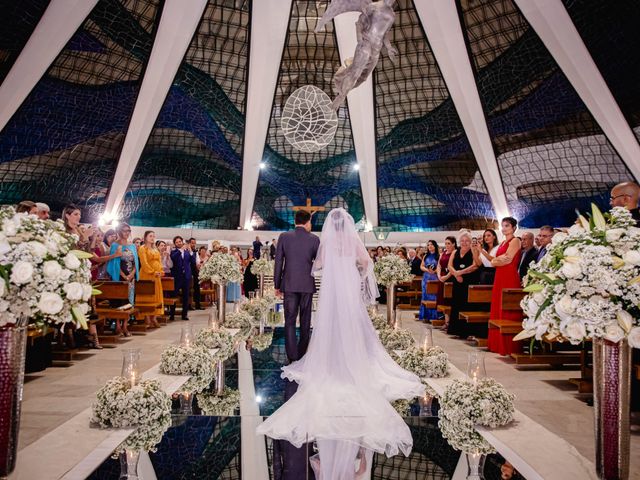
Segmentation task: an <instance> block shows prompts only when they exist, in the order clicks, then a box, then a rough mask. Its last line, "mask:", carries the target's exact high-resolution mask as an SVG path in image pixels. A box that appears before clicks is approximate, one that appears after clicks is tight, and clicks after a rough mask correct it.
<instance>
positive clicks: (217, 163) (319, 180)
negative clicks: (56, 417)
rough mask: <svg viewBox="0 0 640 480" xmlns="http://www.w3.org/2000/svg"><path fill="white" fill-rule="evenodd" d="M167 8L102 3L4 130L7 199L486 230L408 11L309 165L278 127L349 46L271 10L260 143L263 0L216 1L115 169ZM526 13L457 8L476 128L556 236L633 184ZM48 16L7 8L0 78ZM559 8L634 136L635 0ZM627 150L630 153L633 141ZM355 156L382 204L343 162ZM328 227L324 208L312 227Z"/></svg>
mask: <svg viewBox="0 0 640 480" xmlns="http://www.w3.org/2000/svg"><path fill="white" fill-rule="evenodd" d="M171 1H172V0H166V1H165V2H161V1H159V0H99V1H98V2H97V4H96V6H95V7H94V8H93V10H91V12H90V13H89V14H88V16H87V17H86V18H85V19H84V20H83V21H82V22H81V24H80V25H79V26H78V27H77V29H76V30H75V33H73V34H72V35H71V36H70V38H69V40H68V41H66V45H65V46H64V48H62V50H61V51H59V52H55V54H54V56H53V57H52V63H51V64H50V65H49V66H48V68H46V71H45V73H44V75H42V77H41V78H39V79H38V81H37V83H35V86H34V87H33V89H31V90H30V92H29V94H28V96H27V97H26V98H25V99H24V101H23V102H21V104H20V105H19V108H17V110H16V111H15V113H13V114H12V115H11V117H10V119H9V120H8V121H7V122H6V125H4V128H3V129H2V131H1V132H0V203H16V202H18V201H20V200H23V199H31V200H34V201H43V202H46V203H48V204H50V205H51V207H52V209H53V210H54V211H60V210H61V208H62V207H63V205H64V204H66V203H70V202H73V203H76V204H78V205H80V206H81V207H82V208H83V210H84V215H85V218H88V219H92V220H96V219H97V218H98V217H99V216H100V215H101V214H102V213H103V212H104V210H105V202H106V201H107V199H108V198H109V195H111V194H113V192H114V190H115V189H121V190H122V191H123V201H122V204H121V205H119V206H118V207H119V212H120V215H121V216H122V217H123V218H128V219H129V220H130V222H131V223H132V224H134V225H141V226H142V225H144V226H167V227H184V226H189V227H192V228H216V229H236V228H237V227H239V226H246V225H244V224H243V220H242V218H241V211H240V210H241V209H240V202H241V200H243V198H242V197H243V195H247V193H246V192H247V191H249V192H250V193H249V194H250V195H251V197H250V198H244V201H245V202H247V201H249V202H250V203H249V204H250V205H252V206H253V207H252V208H251V210H250V211H252V212H253V214H252V215H251V223H252V226H253V228H255V229H274V230H283V229H288V228H290V227H291V226H292V222H293V213H292V210H291V207H292V206H293V205H301V204H304V202H305V201H306V199H307V198H310V199H311V201H312V203H313V205H321V206H325V207H326V208H327V209H330V208H334V207H344V208H347V209H348V210H349V211H350V212H351V213H352V215H353V216H354V218H355V220H356V222H359V224H361V225H364V224H365V223H366V222H367V221H368V220H369V218H373V217H374V215H371V213H372V212H367V208H369V209H370V208H372V207H370V206H367V208H365V204H366V205H370V204H367V203H366V202H364V201H363V198H365V197H366V196H367V195H370V196H371V197H372V198H373V199H374V203H373V205H375V207H373V208H375V209H376V211H375V213H376V216H377V217H378V223H379V224H380V225H381V226H386V227H390V228H391V229H393V230H398V231H422V230H424V231H426V230H456V229H458V228H460V227H462V226H466V227H471V228H483V227H485V226H486V225H488V224H489V223H490V222H491V221H492V220H493V218H494V216H495V212H494V206H495V198H492V197H491V195H490V194H489V191H494V190H495V189H491V188H488V186H492V184H491V183H489V184H487V183H486V182H487V179H486V178H484V176H483V174H482V173H481V170H482V169H481V168H480V167H479V165H480V164H481V163H482V162H486V161H487V159H486V158H484V157H483V158H482V159H480V160H481V161H479V159H478V158H477V157H476V155H477V154H478V150H477V149H476V148H474V143H473V141H472V140H473V139H474V138H475V137H474V135H475V134H474V132H470V131H469V130H468V123H465V122H463V121H462V119H463V118H464V115H465V112H464V107H463V106H461V103H460V102H459V101H456V100H457V99H456V98H455V96H454V95H452V92H451V91H450V89H449V86H450V84H449V85H448V82H450V81H451V79H450V78H449V79H448V78H446V77H445V75H444V74H443V68H442V65H441V64H440V62H442V61H443V59H442V57H438V55H436V53H437V52H435V50H434V48H433V45H432V41H436V40H435V39H434V38H430V36H431V35H435V33H434V32H431V31H429V30H428V29H425V27H424V25H423V22H422V21H421V18H420V15H419V12H418V10H417V9H416V5H415V4H414V1H412V0H399V1H397V2H396V6H395V11H396V21H395V24H394V26H393V27H392V30H391V32H390V40H391V42H392V44H393V45H394V46H395V47H396V48H397V49H398V51H399V61H398V63H397V64H394V63H392V62H391V61H390V59H389V58H388V56H387V55H386V54H385V53H384V52H383V54H382V55H381V57H380V61H379V63H378V66H377V67H376V69H375V71H374V73H373V75H372V86H373V95H372V97H373V98H371V99H370V101H371V102H372V103H373V112H374V114H373V118H363V115H362V114H361V112H360V111H359V110H358V109H357V108H355V105H356V104H355V103H353V104H351V103H349V102H347V103H345V105H343V106H342V107H341V108H340V109H339V111H338V118H339V124H338V130H337V133H336V137H335V139H334V141H333V142H332V143H331V144H330V145H329V146H327V147H326V148H324V149H322V150H320V151H319V152H316V153H303V152H300V151H298V150H296V149H294V148H293V147H291V146H290V145H289V144H288V143H287V142H286V141H285V139H284V137H283V135H282V133H281V130H280V115H281V111H282V107H283V105H284V102H285V101H286V99H287V98H288V96H289V95H290V94H291V93H292V92H293V91H294V90H295V89H297V88H299V87H301V86H303V85H307V84H312V85H315V86H317V87H319V88H321V89H322V90H324V91H325V92H326V93H328V94H329V95H330V96H334V92H333V90H332V83H331V80H332V76H333V74H334V72H335V71H336V70H337V69H338V67H339V66H340V65H341V61H343V60H344V58H345V56H346V55H345V52H341V51H340V48H341V47H340V44H341V37H340V35H341V34H340V32H338V31H337V30H336V28H335V27H334V25H333V23H332V22H330V23H329V24H328V25H327V26H326V28H325V29H323V30H322V31H320V32H318V33H316V32H315V31H314V29H315V27H316V24H317V21H318V19H319V18H320V17H321V16H322V15H323V13H324V11H325V9H326V7H327V4H328V2H325V1H315V0H314V1H310V0H292V1H291V4H290V6H289V2H288V1H281V2H280V3H279V4H278V5H283V6H282V12H277V13H279V14H281V15H284V16H286V18H285V20H286V24H285V23H284V22H283V25H285V28H286V32H283V39H284V41H283V43H282V44H279V45H278V44H275V45H273V46H272V47H271V50H272V51H274V52H276V56H274V58H276V60H274V61H275V62H276V64H277V66H278V70H277V75H275V76H274V78H273V81H271V82H270V81H269V80H268V76H265V79H264V83H263V84H262V85H260V87H259V88H260V91H259V92H258V94H259V95H267V102H268V103H270V105H271V107H270V110H269V111H268V112H266V115H265V121H266V122H267V123H265V124H264V132H265V135H264V137H263V138H262V139H257V140H256V138H248V137H247V131H248V130H247V122H248V108H252V107H251V103H249V102H248V99H249V98H251V95H252V93H254V92H250V91H249V84H250V82H249V80H248V79H249V75H250V73H251V69H252V68H254V69H258V68H260V67H259V62H257V61H256V59H252V58H251V50H252V49H251V42H252V36H254V37H255V38H258V37H257V36H258V35H263V33H260V32H259V31H257V30H256V25H259V24H257V23H256V22H259V21H268V19H266V18H264V19H263V18H260V19H257V18H255V16H254V10H255V8H256V5H255V3H256V2H255V1H254V2H253V5H252V2H251V1H250V0H209V1H208V2H206V6H205V7H204V9H203V10H202V12H203V13H202V15H201V18H200V20H199V22H198V24H197V26H196V27H195V29H194V30H193V32H192V33H191V40H190V42H189V44H188V46H187V48H186V51H185V53H184V55H183V56H182V57H181V63H180V64H179V67H178V68H177V71H176V72H175V74H174V75H173V77H172V78H173V79H172V81H171V84H170V87H169V88H168V91H167V92H166V93H165V94H164V95H162V96H161V98H160V100H158V101H161V102H162V105H161V108H160V109H159V112H160V113H159V114H158V115H157V116H156V117H154V119H152V120H153V123H152V124H150V133H149V135H148V138H147V139H146V143H145V145H144V148H143V149H142V153H141V155H140V157H139V158H137V159H123V158H122V155H121V153H122V149H123V145H124V142H125V139H126V137H127V132H128V131H129V129H130V122H131V118H132V115H133V112H134V109H136V108H139V107H138V106H137V99H138V97H139V94H140V90H141V88H143V87H144V82H143V80H144V78H145V72H146V70H147V66H148V65H149V62H151V61H153V59H152V57H153V45H154V42H156V41H157V38H156V35H158V32H159V31H162V29H159V26H160V25H161V23H162V12H163V9H164V8H167V7H166V4H167V3H170V2H171ZM270 1H273V0H270ZM194 3H195V2H194ZM429 3H431V0H429ZM520 3H522V2H521V1H514V0H460V1H459V2H457V3H456V4H455V7H456V9H457V14H458V15H457V16H458V19H457V21H458V22H459V26H460V28H461V31H462V36H463V39H464V42H465V44H466V48H467V53H468V62H469V65H470V67H471V69H472V72H473V79H474V82H475V85H474V88H475V89H477V93H478V98H479V101H480V104H481V106H482V110H483V113H484V118H481V119H477V118H476V119H475V121H476V122H478V121H479V122H484V123H483V124H484V125H486V130H487V131H488V136H489V141H490V144H491V148H492V149H493V157H492V158H493V162H494V164H495V165H496V166H497V169H498V171H499V177H500V180H499V182H500V185H499V188H498V189H497V190H498V191H500V192H503V194H504V199H505V201H506V204H507V205H508V209H509V211H510V213H512V214H513V215H514V216H516V217H517V218H519V219H520V220H521V221H522V223H523V224H524V225H525V226H527V227H536V226H540V225H542V224H545V223H552V224H553V225H558V226H560V225H567V224H569V223H571V221H572V218H573V216H574V209H575V208H581V209H582V208H585V207H586V206H588V204H589V203H590V202H596V203H598V204H599V205H600V206H601V207H603V208H604V207H606V206H607V201H608V193H609V190H610V188H611V186H612V185H614V184H616V183H618V182H620V181H625V180H633V179H634V175H633V174H632V172H633V171H636V172H637V171H638V170H637V169H636V170H634V168H633V166H631V167H630V164H629V159H628V158H627V157H628V155H627V154H625V152H622V151H621V149H620V147H619V145H620V144H619V143H616V142H619V141H620V140H619V139H618V140H616V139H613V138H612V137H611V134H609V131H608V130H606V129H605V128H603V123H602V116H601V115H600V116H599V114H598V113H597V112H596V113H594V112H593V111H592V108H591V106H590V105H586V104H585V103H584V102H583V100H582V98H584V97H583V96H582V93H581V91H579V89H577V88H576V87H575V86H574V80H572V78H570V75H569V74H567V73H566V71H565V70H564V68H563V65H561V64H559V63H558V62H557V60H556V56H555V55H554V52H552V51H550V48H548V45H547V44H546V43H545V41H544V39H542V38H540V37H539V36H538V34H537V33H536V30H535V29H534V28H533V27H532V25H531V24H530V23H529V22H528V17H527V15H526V12H523V11H521V10H520V8H519V6H520V5H519V4H520ZM52 6H53V4H51V5H50V3H49V2H48V1H46V0H23V1H21V2H9V1H1V2H0V11H2V12H3V21H4V25H3V28H2V29H1V30H0V81H4V80H5V79H6V78H8V77H7V76H8V75H9V72H11V71H12V68H19V61H18V59H19V58H20V57H21V52H23V50H25V45H27V42H28V40H29V38H30V37H31V36H32V35H37V33H38V28H40V27H41V25H39V22H41V20H42V21H44V19H45V18H46V15H45V11H47V9H48V8H51V7H52ZM563 6H564V8H565V11H566V13H567V14H568V18H569V19H570V21H571V22H572V23H573V25H575V28H576V30H577V33H578V34H579V37H578V38H579V39H580V40H581V41H582V42H583V43H584V46H586V49H587V50H588V53H589V54H590V56H591V58H592V59H593V62H594V64H595V66H596V67H597V69H598V70H599V71H600V73H601V74H602V77H603V79H604V82H606V84H605V85H606V87H607V88H608V89H609V91H610V92H611V94H612V99H613V100H615V103H616V104H617V106H619V108H620V110H621V112H622V114H623V115H624V121H625V122H626V125H628V127H629V129H630V130H631V131H633V132H634V133H635V134H636V136H637V137H638V138H640V100H639V99H640V95H639V94H638V93H639V92H638V88H640V87H638V83H637V78H638V76H639V74H640V33H638V29H637V28H636V26H637V25H638V24H639V23H640V4H638V2H636V1H633V0H619V1H616V2H607V1H606V0H580V1H577V0H575V1H574V0H563ZM613 25H615V26H616V27H615V28H613V27H612V26H613ZM274 28H275V27H274ZM34 32H35V33H34ZM255 38H254V39H253V40H255ZM25 51H26V50H25ZM3 87H5V85H4V82H3V83H2V84H0V93H1V92H2V88H3ZM461 108H462V109H463V110H461ZM363 121H364V122H367V123H368V124H370V125H371V128H372V129H373V133H374V135H373V138H374V140H373V141H374V142H375V145H372V150H371V151H375V158H366V159H365V158H359V157H358V155H357V154H356V151H357V150H358V148H357V147H358V145H357V144H356V141H355V140H354V139H355V137H354V135H353V132H354V126H353V122H358V125H361V122H363ZM467 122H468V120H467ZM247 141H251V142H256V141H259V142H262V141H264V151H263V154H262V158H258V159H255V158H252V159H248V158H246V154H245V147H246V145H245V142H247ZM630 148H631V149H633V148H638V145H637V140H635V145H633V146H630ZM360 151H361V150H360ZM372 156H373V155H372ZM489 159H490V160H491V155H489ZM125 160H126V161H132V160H133V165H135V168H134V169H133V170H132V172H133V173H132V175H131V179H130V181H129V183H128V184H127V185H114V184H113V179H114V175H115V171H116V167H117V166H118V164H119V162H123V161H125ZM249 161H251V162H252V163H251V164H249V163H247V162H249ZM259 162H262V163H263V164H264V168H263V169H261V170H260V171H259V173H258V178H257V181H256V184H255V185H253V186H252V187H251V188H249V189H247V188H246V185H244V187H245V188H243V182H244V183H246V182H247V181H249V180H250V178H255V175H253V177H252V176H250V175H247V169H248V168H254V167H253V165H256V167H255V168H259V167H257V164H258V163H259ZM365 163H366V164H367V165H369V166H370V168H371V169H372V174H373V175H374V178H375V179H376V191H375V192H371V191H369V188H370V187H368V186H367V184H366V182H364V181H361V180H362V179H361V178H360V173H359V172H358V171H357V170H356V169H355V168H354V166H355V165H358V164H360V165H365ZM243 192H244V193H243ZM501 213H502V212H501ZM322 220H323V214H318V215H317V218H316V228H317V227H319V226H320V225H321V223H322Z"/></svg>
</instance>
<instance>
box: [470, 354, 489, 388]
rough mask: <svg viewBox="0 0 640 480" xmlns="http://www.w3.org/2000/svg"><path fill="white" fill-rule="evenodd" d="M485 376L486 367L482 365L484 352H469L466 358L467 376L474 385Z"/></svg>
mask: <svg viewBox="0 0 640 480" xmlns="http://www.w3.org/2000/svg"><path fill="white" fill-rule="evenodd" d="M486 376H487V369H486V368H485V366H484V353H482V352H470V353H469V358H468V359H467V377H469V380H471V382H472V383H473V384H474V385H475V384H477V383H478V381H479V380H481V379H483V378H486Z"/></svg>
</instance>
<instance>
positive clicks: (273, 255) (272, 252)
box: [269, 238, 276, 260]
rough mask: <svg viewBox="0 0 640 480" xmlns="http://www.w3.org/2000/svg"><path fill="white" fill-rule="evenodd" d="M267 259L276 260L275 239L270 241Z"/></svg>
mask: <svg viewBox="0 0 640 480" xmlns="http://www.w3.org/2000/svg"><path fill="white" fill-rule="evenodd" d="M269 258H271V260H275V259H276V239H275V238H274V239H272V240H271V246H270V247H269Z"/></svg>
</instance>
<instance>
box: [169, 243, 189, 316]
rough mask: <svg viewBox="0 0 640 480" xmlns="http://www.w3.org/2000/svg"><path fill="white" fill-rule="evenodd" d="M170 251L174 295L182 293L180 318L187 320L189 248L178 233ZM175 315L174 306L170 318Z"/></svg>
mask: <svg viewBox="0 0 640 480" xmlns="http://www.w3.org/2000/svg"><path fill="white" fill-rule="evenodd" d="M173 246H174V247H175V248H174V249H173V250H172V251H171V261H172V262H173V267H172V268H171V276H172V277H173V282H174V286H175V292H174V294H175V296H176V297H177V296H178V294H179V293H181V294H182V315H181V317H182V320H189V293H190V286H191V250H190V247H189V244H188V243H185V242H184V240H183V238H182V237H181V236H180V235H176V236H175V237H173ZM174 315H175V306H172V307H171V318H173V316H174Z"/></svg>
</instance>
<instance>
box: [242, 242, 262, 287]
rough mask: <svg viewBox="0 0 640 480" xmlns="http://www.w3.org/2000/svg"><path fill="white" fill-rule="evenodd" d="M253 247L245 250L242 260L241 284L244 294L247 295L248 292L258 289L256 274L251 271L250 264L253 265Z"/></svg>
mask: <svg viewBox="0 0 640 480" xmlns="http://www.w3.org/2000/svg"><path fill="white" fill-rule="evenodd" d="M254 260H255V258H253V248H250V249H249V250H248V251H247V258H246V259H245V260H244V262H243V263H244V280H243V282H242V286H243V288H244V294H245V296H247V297H248V296H249V293H250V292H255V291H256V290H258V276H257V275H255V274H254V273H253V272H252V271H251V265H253V261H254Z"/></svg>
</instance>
